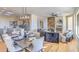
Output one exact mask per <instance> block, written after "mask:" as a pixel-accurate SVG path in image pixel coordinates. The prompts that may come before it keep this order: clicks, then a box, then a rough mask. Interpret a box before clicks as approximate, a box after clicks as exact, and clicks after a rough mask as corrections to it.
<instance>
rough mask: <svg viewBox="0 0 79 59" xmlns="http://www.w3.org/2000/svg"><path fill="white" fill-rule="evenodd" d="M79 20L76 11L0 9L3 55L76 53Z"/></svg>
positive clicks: (77, 49)
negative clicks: (10, 53)
mask: <svg viewBox="0 0 79 59" xmlns="http://www.w3.org/2000/svg"><path fill="white" fill-rule="evenodd" d="M78 17H79V9H78V8H77V7H0V37H1V38H0V39H1V40H0V52H17V51H19V52H20V51H25V52H32V51H33V52H39V51H41V52H77V51H79V47H78V32H79V31H78V29H79V28H78V25H79V24H78V23H79V22H78ZM34 39H35V40H34ZM36 39H38V40H36ZM41 39H42V40H41ZM9 41H10V42H9ZM25 41H26V42H25ZM11 42H12V43H11ZM13 42H14V43H13ZM37 42H38V43H37ZM40 42H41V43H40ZM13 44H15V45H16V46H20V48H18V47H17V49H15V48H14V45H13ZM10 45H11V46H10ZM33 45H34V46H33ZM12 46H13V47H12Z"/></svg>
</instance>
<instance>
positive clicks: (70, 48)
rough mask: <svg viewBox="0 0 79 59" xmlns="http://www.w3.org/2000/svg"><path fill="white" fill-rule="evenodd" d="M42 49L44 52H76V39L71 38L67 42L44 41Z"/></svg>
mask: <svg viewBox="0 0 79 59" xmlns="http://www.w3.org/2000/svg"><path fill="white" fill-rule="evenodd" d="M44 51H45V52H77V51H78V49H77V40H76V39H73V40H72V41H71V42H69V43H62V42H59V44H57V43H49V42H45V44H44Z"/></svg>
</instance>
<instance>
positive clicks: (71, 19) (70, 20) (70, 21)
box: [67, 16, 73, 30]
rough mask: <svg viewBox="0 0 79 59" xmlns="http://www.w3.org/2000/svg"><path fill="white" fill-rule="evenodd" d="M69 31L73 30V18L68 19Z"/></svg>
mask: <svg viewBox="0 0 79 59" xmlns="http://www.w3.org/2000/svg"><path fill="white" fill-rule="evenodd" d="M67 30H73V16H68V17H67Z"/></svg>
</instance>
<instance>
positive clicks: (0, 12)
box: [0, 7, 75, 16]
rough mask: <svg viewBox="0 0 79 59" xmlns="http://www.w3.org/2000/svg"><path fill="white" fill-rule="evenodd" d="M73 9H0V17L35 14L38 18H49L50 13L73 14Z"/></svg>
mask: <svg viewBox="0 0 79 59" xmlns="http://www.w3.org/2000/svg"><path fill="white" fill-rule="evenodd" d="M74 9H75V8H74V7H26V9H25V12H24V7H0V15H4V16H11V15H14V16H20V15H24V13H25V14H27V13H28V14H36V15H38V16H51V14H52V13H54V14H57V15H63V14H64V13H73V12H74Z"/></svg>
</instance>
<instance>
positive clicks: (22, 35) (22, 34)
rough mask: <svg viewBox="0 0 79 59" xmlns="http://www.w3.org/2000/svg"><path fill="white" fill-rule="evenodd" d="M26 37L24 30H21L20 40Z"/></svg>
mask: <svg viewBox="0 0 79 59" xmlns="http://www.w3.org/2000/svg"><path fill="white" fill-rule="evenodd" d="M24 35H25V33H24V29H21V32H20V36H19V37H18V39H23V38H24Z"/></svg>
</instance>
